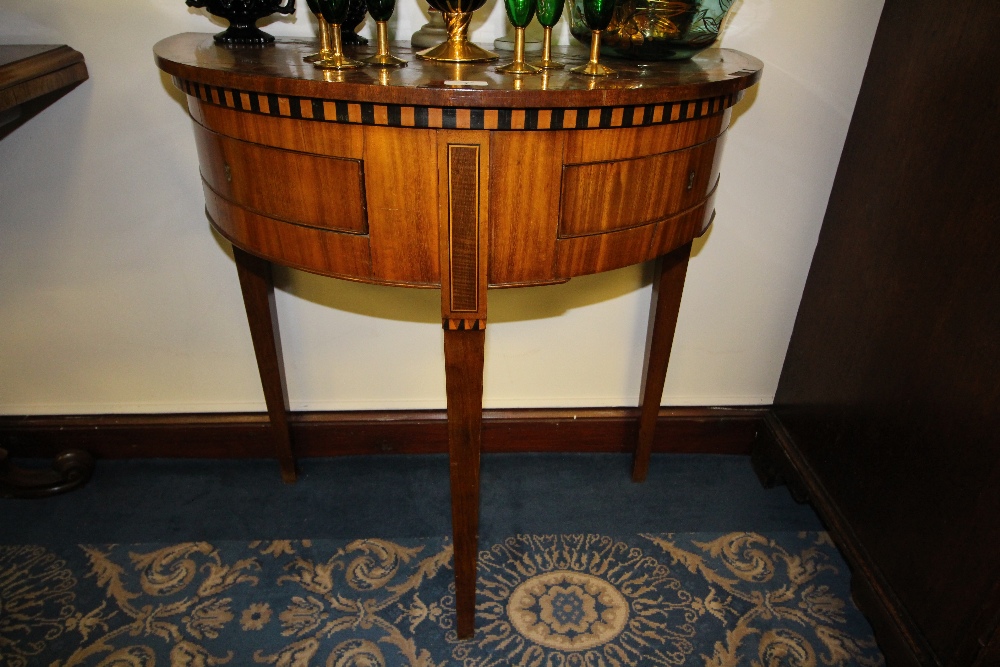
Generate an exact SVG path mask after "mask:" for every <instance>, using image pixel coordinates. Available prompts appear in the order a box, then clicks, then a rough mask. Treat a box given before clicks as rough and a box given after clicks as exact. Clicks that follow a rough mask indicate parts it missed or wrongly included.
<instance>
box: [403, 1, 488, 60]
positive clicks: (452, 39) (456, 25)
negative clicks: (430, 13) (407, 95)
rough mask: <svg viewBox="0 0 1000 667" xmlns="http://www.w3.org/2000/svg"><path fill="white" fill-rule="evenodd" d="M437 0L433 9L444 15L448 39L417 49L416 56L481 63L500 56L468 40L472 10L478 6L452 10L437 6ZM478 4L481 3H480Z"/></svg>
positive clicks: (445, 6) (427, 58)
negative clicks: (432, 45) (420, 49)
mask: <svg viewBox="0 0 1000 667" xmlns="http://www.w3.org/2000/svg"><path fill="white" fill-rule="evenodd" d="M439 1H440V0H435V9H438V10H440V11H441V14H442V15H443V16H444V24H445V27H446V28H447V29H448V40H447V41H446V42H442V43H441V44H438V45H437V46H435V47H433V48H430V49H425V50H423V51H419V52H418V53H417V57H418V58H423V59H424V60H435V61H438V62H446V63H482V62H489V61H491V60H497V59H498V58H499V57H500V56H498V55H497V54H495V53H493V52H492V51H487V50H486V49H484V48H482V47H481V46H476V45H475V44H473V43H472V42H470V41H469V22H470V21H472V12H473V11H474V10H475V9H478V8H479V6H475V7H471V8H470V9H469V11H453V10H451V9H450V8H449V7H448V6H447V5H445V4H442V5H441V6H437V4H436V3H438V2H439ZM469 4H470V5H474V4H476V3H469ZM479 4H480V5H481V3H479Z"/></svg>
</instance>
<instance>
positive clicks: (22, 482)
mask: <svg viewBox="0 0 1000 667" xmlns="http://www.w3.org/2000/svg"><path fill="white" fill-rule="evenodd" d="M93 472H94V458H93V457H92V456H91V455H90V454H88V453H87V452H85V451H82V450H79V449H69V450H66V451H65V452H62V453H61V454H59V456H57V457H56V458H55V460H53V461H52V467H51V469H48V470H46V469H42V468H39V469H34V468H19V467H17V466H15V465H13V464H12V463H11V462H10V457H9V455H8V454H7V450H6V449H0V498H44V497H47V496H54V495H56V494H59V493H66V492H67V491H72V490H73V489H76V488H78V487H81V486H83V485H84V484H86V483H87V480H89V479H90V475H91V474H92V473H93Z"/></svg>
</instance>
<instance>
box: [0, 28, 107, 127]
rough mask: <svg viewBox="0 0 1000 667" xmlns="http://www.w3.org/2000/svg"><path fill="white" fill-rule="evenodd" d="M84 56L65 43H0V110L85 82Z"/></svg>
mask: <svg viewBox="0 0 1000 667" xmlns="http://www.w3.org/2000/svg"><path fill="white" fill-rule="evenodd" d="M87 77H88V74H87V65H86V64H85V63H84V60H83V55H82V54H81V53H80V52H79V51H74V50H73V49H71V48H70V47H68V46H65V45H51V44H48V45H45V44H0V112H4V111H7V110H8V109H11V108H14V107H16V106H18V105H21V104H25V103H27V102H30V101H31V100H34V99H35V98H38V97H42V96H44V95H49V94H52V93H57V92H59V91H65V90H66V89H68V88H70V87H72V86H74V85H76V84H78V83H80V82H82V81H86V80H87Z"/></svg>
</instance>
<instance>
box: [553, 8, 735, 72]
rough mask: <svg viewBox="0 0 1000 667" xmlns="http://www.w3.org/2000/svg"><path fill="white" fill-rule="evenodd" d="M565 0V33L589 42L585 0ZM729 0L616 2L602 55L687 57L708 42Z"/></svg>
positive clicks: (641, 58) (711, 39) (638, 57)
mask: <svg viewBox="0 0 1000 667" xmlns="http://www.w3.org/2000/svg"><path fill="white" fill-rule="evenodd" d="M589 1H590V0H566V5H567V7H568V8H569V14H570V24H569V25H570V32H571V33H572V34H573V36H574V37H576V38H577V39H578V40H580V41H581V42H584V43H588V42H589V41H590V28H589V27H588V23H589V22H590V21H589V20H588V19H587V4H588V2H589ZM733 2H734V0H617V2H616V3H615V6H614V13H613V16H612V18H611V21H610V23H608V25H607V28H606V29H605V30H604V31H603V33H602V40H601V53H604V54H605V55H609V56H619V57H623V58H633V59H636V60H686V59H688V58H691V57H693V56H694V55H695V54H697V53H698V52H699V51H702V50H704V49H707V48H708V47H709V46H711V45H712V44H713V43H714V42H715V40H716V38H717V37H718V36H719V30H720V29H721V27H722V21H723V19H724V18H725V17H726V13H727V12H728V11H729V9H730V7H732V5H733Z"/></svg>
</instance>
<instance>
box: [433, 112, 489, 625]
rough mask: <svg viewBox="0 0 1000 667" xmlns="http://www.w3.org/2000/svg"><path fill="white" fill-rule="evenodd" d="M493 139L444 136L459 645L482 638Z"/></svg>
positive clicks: (442, 213) (444, 297) (444, 285)
mask: <svg viewBox="0 0 1000 667" xmlns="http://www.w3.org/2000/svg"><path fill="white" fill-rule="evenodd" d="M488 153H489V133H486V132H469V131H465V132H448V131H441V132H439V133H438V169H439V171H438V183H439V188H438V190H439V203H440V208H439V216H438V219H439V223H440V224H439V227H438V230H439V239H440V243H439V247H440V250H441V317H442V321H443V324H444V361H445V377H446V385H447V394H448V458H449V463H450V470H451V520H452V535H453V537H454V543H455V611H456V615H457V616H458V620H457V631H458V637H459V639H469V638H471V637H472V636H473V634H475V629H476V628H475V621H476V555H477V551H478V543H479V448H480V427H481V424H482V415H483V358H484V354H483V350H484V343H485V340H486V284H487V271H486V258H487V252H488V245H487V241H488V239H489V236H488V234H487V229H488V227H487V210H488V209H487V202H488V198H487V194H488V193H487V184H488V183H489V178H488V165H489V155H488Z"/></svg>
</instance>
